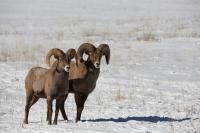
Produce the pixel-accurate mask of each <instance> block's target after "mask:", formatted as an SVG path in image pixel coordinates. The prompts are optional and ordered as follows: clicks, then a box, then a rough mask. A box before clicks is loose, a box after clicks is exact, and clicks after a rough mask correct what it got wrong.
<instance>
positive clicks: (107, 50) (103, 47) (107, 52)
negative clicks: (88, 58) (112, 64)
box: [98, 44, 110, 64]
mask: <svg viewBox="0 0 200 133" xmlns="http://www.w3.org/2000/svg"><path fill="white" fill-rule="evenodd" d="M98 49H99V50H100V51H101V52H102V53H103V55H105V58H106V63H107V64H109V60H110V47H109V46H108V44H100V45H99V46H98Z"/></svg>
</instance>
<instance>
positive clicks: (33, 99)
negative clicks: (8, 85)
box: [30, 95, 39, 108]
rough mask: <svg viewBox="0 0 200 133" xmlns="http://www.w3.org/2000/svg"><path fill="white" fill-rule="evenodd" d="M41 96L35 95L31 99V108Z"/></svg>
mask: <svg viewBox="0 0 200 133" xmlns="http://www.w3.org/2000/svg"><path fill="white" fill-rule="evenodd" d="M38 99H39V97H37V96H34V95H33V97H32V99H31V103H30V108H31V107H32V106H33V105H34V104H35V103H36V102H37V101H38Z"/></svg>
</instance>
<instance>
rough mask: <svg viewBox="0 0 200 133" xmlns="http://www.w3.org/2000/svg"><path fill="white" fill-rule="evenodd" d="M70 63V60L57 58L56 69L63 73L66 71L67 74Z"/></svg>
mask: <svg viewBox="0 0 200 133" xmlns="http://www.w3.org/2000/svg"><path fill="white" fill-rule="evenodd" d="M70 62H71V60H70V59H67V58H59V60H58V66H57V68H58V69H60V70H64V71H66V72H69V69H70Z"/></svg>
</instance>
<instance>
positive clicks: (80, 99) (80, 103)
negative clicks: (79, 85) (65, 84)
mask: <svg viewBox="0 0 200 133" xmlns="http://www.w3.org/2000/svg"><path fill="white" fill-rule="evenodd" d="M87 97H88V95H86V94H82V93H75V102H76V107H77V114H76V122H78V121H80V119H81V113H82V111H83V108H84V103H85V101H86V99H87Z"/></svg>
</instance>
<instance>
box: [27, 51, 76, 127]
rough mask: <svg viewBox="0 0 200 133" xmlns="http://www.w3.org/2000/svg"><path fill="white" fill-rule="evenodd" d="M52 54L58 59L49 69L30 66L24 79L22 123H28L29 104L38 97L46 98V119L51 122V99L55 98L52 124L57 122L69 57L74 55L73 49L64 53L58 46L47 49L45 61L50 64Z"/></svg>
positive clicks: (67, 72)
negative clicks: (24, 100)
mask: <svg viewBox="0 0 200 133" xmlns="http://www.w3.org/2000/svg"><path fill="white" fill-rule="evenodd" d="M52 55H54V58H56V59H57V60H58V61H57V62H56V64H55V65H54V66H52V67H50V68H49V69H46V68H41V67H35V68H32V69H31V70H30V71H29V72H28V75H27V76H26V79H25V90H26V106H25V118H24V123H25V124H28V114H29V110H30V108H31V106H32V105H33V104H35V103H36V102H37V101H38V99H39V98H46V99H47V119H48V124H51V118H52V101H53V100H54V99H56V110H55V118H54V124H57V117H58V112H59V108H60V104H61V103H62V101H64V99H65V95H67V94H68V90H69V82H68V77H69V69H70V62H71V59H72V58H74V57H75V56H76V51H75V49H69V50H68V51H67V52H66V53H64V52H63V51H62V50H60V49H58V48H53V49H51V50H49V52H48V53H47V56H46V63H47V64H48V65H49V66H50V57H51V56H52Z"/></svg>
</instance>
